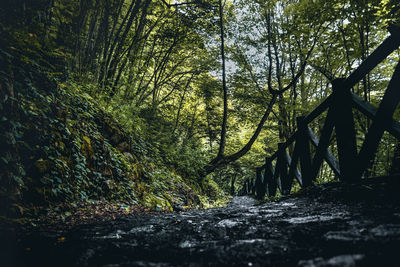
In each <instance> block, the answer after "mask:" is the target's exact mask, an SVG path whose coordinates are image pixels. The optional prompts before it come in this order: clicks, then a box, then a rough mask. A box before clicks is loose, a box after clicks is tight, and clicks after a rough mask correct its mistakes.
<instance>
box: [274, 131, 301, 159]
mask: <svg viewBox="0 0 400 267" xmlns="http://www.w3.org/2000/svg"><path fill="white" fill-rule="evenodd" d="M297 135H298V132H295V133H294V134H293V135H292V136H291V137H289V139H288V140H287V141H286V142H284V143H282V148H283V149H286V148H288V147H289V146H290V145H291V144H292V143H293V142H294V141H295V140H296V138H297ZM278 153H279V150H278V151H276V152H275V153H274V154H272V156H271V157H270V159H271V160H274V159H275V158H277V157H278Z"/></svg>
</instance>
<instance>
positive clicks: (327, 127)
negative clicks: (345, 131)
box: [307, 110, 340, 181]
mask: <svg viewBox="0 0 400 267" xmlns="http://www.w3.org/2000/svg"><path fill="white" fill-rule="evenodd" d="M333 119H334V114H333V113H332V110H329V111H328V114H327V116H326V118H325V123H324V126H323V128H322V132H321V140H318V138H317V137H316V136H315V134H314V132H312V130H311V129H310V128H308V129H307V132H308V135H309V138H310V140H311V142H312V143H314V145H315V146H316V147H317V149H316V151H315V155H314V158H313V161H312V167H311V170H312V171H311V179H312V180H313V181H315V179H317V176H318V172H319V170H320V168H321V164H322V161H323V159H324V157H325V159H326V160H327V162H328V161H329V162H328V164H329V163H331V164H332V166H331V164H329V166H331V168H332V167H333V168H332V169H333V170H334V171H335V173H336V175H339V174H340V170H339V167H338V168H335V167H336V166H335V165H333V164H334V161H333V160H331V159H332V158H334V157H333V155H332V154H331V153H330V154H329V155H327V151H328V146H329V142H330V140H331V136H332V131H333V127H334V121H333ZM335 161H336V159H335ZM339 176H340V175H339Z"/></svg>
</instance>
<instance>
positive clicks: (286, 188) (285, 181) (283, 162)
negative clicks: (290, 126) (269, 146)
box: [278, 143, 291, 195]
mask: <svg viewBox="0 0 400 267" xmlns="http://www.w3.org/2000/svg"><path fill="white" fill-rule="evenodd" d="M284 145H285V144H284V143H279V144H278V151H279V154H278V161H279V162H280V163H279V173H280V182H281V186H280V187H279V190H280V191H281V193H282V195H287V194H289V193H290V184H291V183H290V181H289V176H288V169H287V166H288V162H287V157H286V149H285V148H284ZM278 185H279V183H278Z"/></svg>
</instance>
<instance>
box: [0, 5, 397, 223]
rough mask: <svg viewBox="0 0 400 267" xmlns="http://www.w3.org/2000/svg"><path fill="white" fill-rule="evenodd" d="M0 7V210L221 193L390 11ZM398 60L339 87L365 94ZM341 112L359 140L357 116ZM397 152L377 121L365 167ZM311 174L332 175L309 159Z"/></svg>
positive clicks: (328, 89) (388, 21) (390, 161)
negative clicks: (374, 146)
mask: <svg viewBox="0 0 400 267" xmlns="http://www.w3.org/2000/svg"><path fill="white" fill-rule="evenodd" d="M0 18H1V19H0V62H1V64H0V65H1V70H0V112H1V113H0V117H1V118H0V129H1V132H0V150H1V155H0V156H1V157H0V170H1V173H0V199H1V204H0V205H1V216H3V217H4V216H5V217H10V216H11V217H13V218H19V217H21V216H23V215H29V216H32V215H35V216H36V215H38V214H40V212H41V211H40V208H39V207H42V206H48V205H53V204H57V203H68V205H73V206H74V205H75V206H76V205H77V204H76V203H81V202H85V203H103V202H104V201H105V202H113V201H115V202H116V203H119V204H118V205H119V206H118V207H122V209H123V210H125V211H129V209H130V207H131V206H130V205H134V206H135V207H136V206H139V207H144V208H145V209H148V210H156V211H172V210H179V209H186V208H187V209H190V208H199V207H213V206H218V205H222V204H223V203H226V202H227V201H228V199H229V196H230V195H234V194H235V193H237V191H238V190H239V189H240V187H241V185H242V183H243V182H244V181H245V180H246V179H248V178H250V177H253V176H254V175H255V168H256V167H257V166H260V165H262V164H263V163H264V161H265V157H267V156H270V155H272V154H273V153H274V152H275V151H276V150H277V143H281V142H285V141H286V140H288V139H289V138H290V136H291V135H292V134H293V133H294V132H295V131H296V129H297V126H296V117H299V116H304V115H307V114H308V113H309V112H310V111H312V110H313V109H314V108H315V107H316V106H318V104H320V103H321V102H322V101H323V100H325V99H326V98H327V96H329V95H330V94H331V93H332V84H331V83H332V81H333V80H334V79H336V78H344V77H347V76H348V75H349V74H350V73H351V72H352V71H354V70H355V69H356V68H357V67H358V66H359V65H360V64H361V62H363V61H364V60H365V59H366V58H367V57H368V56H369V55H370V54H371V53H372V51H373V50H374V49H375V48H376V47H377V46H378V45H379V44H380V43H381V42H382V41H383V40H384V39H385V38H386V37H387V36H388V35H389V31H388V27H397V26H400V19H399V18H400V3H399V2H398V1H397V0H358V1H357V0H340V1H339V0H330V1H328V0H280V1H278V0H247V1H244V0H193V1H191V0H188V1H170V0H81V1H71V0H35V1H27V0H3V1H1V4H0ZM399 59H400V50H396V51H395V53H393V54H391V55H390V56H389V57H388V58H387V59H385V61H384V62H383V63H382V64H380V65H379V68H376V69H374V70H373V71H372V72H371V73H369V74H368V75H366V76H365V77H364V78H363V79H362V80H361V82H359V83H357V85H356V86H354V87H353V88H352V92H353V93H355V94H356V95H358V96H359V97H360V98H362V99H363V100H364V101H367V102H369V103H371V104H374V103H375V104H376V103H379V101H380V99H381V98H382V95H383V93H384V91H385V89H386V88H387V86H388V83H389V80H390V78H391V76H392V73H393V70H394V68H395V66H396V63H397V62H398V61H399ZM324 116H326V115H324ZM324 116H322V118H320V119H319V120H317V121H314V122H313V124H312V128H313V130H314V131H315V132H321V131H322V127H323V120H324ZM354 118H355V124H356V127H357V145H358V146H361V141H362V139H363V137H364V135H365V133H366V131H367V130H368V127H369V126H370V124H371V121H370V120H369V119H368V118H365V117H363V116H361V115H360V114H359V112H356V111H354ZM393 118H394V119H397V120H398V119H400V112H399V110H398V109H397V110H396V112H395V114H394V117H393ZM291 149H293V148H291ZM331 149H332V152H333V154H334V155H336V154H337V150H335V145H332V146H331ZM399 156H400V143H399V142H398V141H397V140H396V138H395V137H393V136H391V135H389V134H387V133H385V134H384V135H383V138H382V140H381V142H380V144H379V149H378V152H377V156H376V159H375V162H374V164H373V167H372V168H371V169H370V170H369V175H370V176H384V175H388V174H391V173H393V172H395V171H397V170H398V166H399V165H400V164H399V163H398V162H399ZM317 180H318V182H326V181H335V180H337V177H336V176H335V174H334V173H333V172H332V171H331V170H330V169H329V168H328V166H326V164H325V165H323V166H322V168H321V170H320V172H319V175H318V179H317ZM294 190H295V189H294ZM121 203H123V204H121ZM63 216H64V217H65V216H67V217H68V216H69V215H68V214H67V215H65V214H64V215H63Z"/></svg>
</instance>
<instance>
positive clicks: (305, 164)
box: [296, 116, 312, 187]
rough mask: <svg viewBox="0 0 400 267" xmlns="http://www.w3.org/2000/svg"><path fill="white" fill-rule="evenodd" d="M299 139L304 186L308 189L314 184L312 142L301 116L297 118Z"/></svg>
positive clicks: (297, 143)
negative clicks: (312, 177) (312, 176)
mask: <svg viewBox="0 0 400 267" xmlns="http://www.w3.org/2000/svg"><path fill="white" fill-rule="evenodd" d="M296 120H297V129H298V134H299V135H298V137H297V140H296V145H297V146H298V148H299V152H298V153H299V158H300V166H301V177H302V180H303V186H305V187H307V186H310V185H311V184H312V179H311V152H310V142H309V140H308V139H309V138H308V132H307V131H308V129H307V127H308V126H307V124H306V122H305V117H304V116H300V117H297V118H296Z"/></svg>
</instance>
